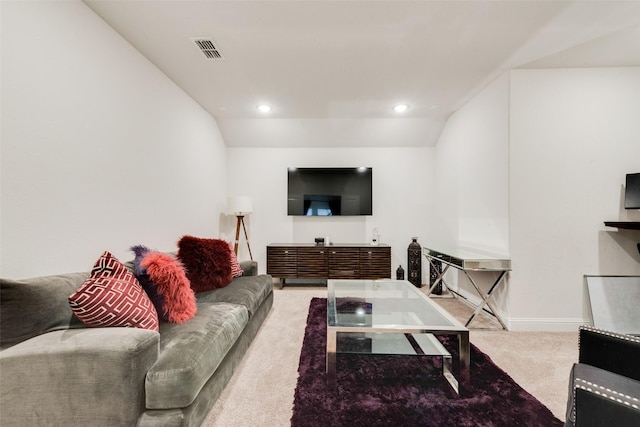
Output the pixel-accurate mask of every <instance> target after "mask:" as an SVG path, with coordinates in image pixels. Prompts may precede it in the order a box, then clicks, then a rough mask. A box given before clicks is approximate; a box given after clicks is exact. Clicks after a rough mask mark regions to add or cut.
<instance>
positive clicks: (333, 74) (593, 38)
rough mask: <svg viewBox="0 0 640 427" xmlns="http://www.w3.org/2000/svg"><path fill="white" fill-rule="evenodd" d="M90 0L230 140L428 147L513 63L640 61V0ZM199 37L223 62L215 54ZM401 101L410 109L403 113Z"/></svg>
mask: <svg viewBox="0 0 640 427" xmlns="http://www.w3.org/2000/svg"><path fill="white" fill-rule="evenodd" d="M85 3H86V4H87V5H88V6H89V7H90V8H91V9H93V10H94V11H95V12H96V13H97V14H98V15H99V16H100V17H102V18H103V19H104V20H105V21H106V22H107V23H108V24H109V25H111V26H112V27H113V28H114V29H115V30H116V31H117V32H119V33H120V34H121V35H122V36H123V37H124V38H125V39H126V40H128V41H129V43H131V44H132V45H133V46H134V47H135V48H136V49H138V50H139V51H140V52H141V53H142V54H143V55H144V56H145V57H147V58H148V59H149V60H150V61H151V62H152V63H154V64H155V65H156V66H157V67H158V68H159V69H160V70H162V71H163V72H164V73H165V74H166V75H167V76H169V77H170V78H171V79H172V80H173V81H174V82H175V83H176V84H177V85H178V86H180V87H181V88H182V89H183V90H184V91H185V92H187V93H188V94H189V95H190V96H192V97H193V99H195V100H196V101H197V102H198V103H199V104H200V105H202V106H203V107H204V108H205V109H206V110H207V111H208V112H209V113H210V114H212V115H213V116H214V117H215V118H216V120H217V122H218V124H219V126H220V129H221V132H222V134H223V137H224V138H225V141H226V142H227V144H228V145H230V146H305V147H317V146H320V147H322V146H325V147H332V146H344V145H349V146H393V145H402V146H425V145H426V146H429V145H434V144H435V143H436V141H437V139H438V136H439V134H440V131H441V129H442V127H443V125H444V123H445V122H446V120H447V118H448V117H449V116H450V115H451V114H452V113H453V112H454V111H455V110H456V109H458V108H460V107H461V106H462V105H464V103H465V102H466V101H467V100H469V99H470V98H471V97H472V96H473V95H474V94H475V93H476V92H477V91H478V90H480V89H482V88H483V87H484V86H485V85H487V84H488V83H490V82H491V81H492V80H493V79H495V78H496V77H497V76H499V75H500V74H502V73H503V72H504V71H506V70H508V69H512V68H527V67H529V68H533V67H540V68H544V67H553V68H556V67H599V66H640V1H616V0H609V1H553V0H540V1H519V0H504V1H486V0H474V1H435V0H434V1H403V0H396V1H346V0H334V1H327V0H322V1H305V0H289V1H268V0H263V1H214V0H209V1H206V0H200V1H185V0H181V1H177V0H176V1H170V0H155V1H140V0H120V1H111V0H85ZM194 37H204V38H211V39H213V40H214V42H215V44H216V46H217V47H218V49H220V52H221V53H222V55H223V57H224V59H218V60H210V59H206V58H205V57H204V55H203V54H202V52H201V51H200V50H199V49H198V48H197V47H196V45H195V43H194V42H193V40H192V38H194ZM259 103H268V104H270V105H272V107H273V110H272V111H271V112H270V113H269V114H268V115H265V114H263V113H260V112H259V111H257V109H256V106H257V105H258V104H259ZM396 103H406V104H408V105H409V106H410V108H409V110H408V111H407V112H405V113H404V114H403V115H402V116H399V115H398V114H397V113H394V112H393V110H392V107H393V105H394V104H396Z"/></svg>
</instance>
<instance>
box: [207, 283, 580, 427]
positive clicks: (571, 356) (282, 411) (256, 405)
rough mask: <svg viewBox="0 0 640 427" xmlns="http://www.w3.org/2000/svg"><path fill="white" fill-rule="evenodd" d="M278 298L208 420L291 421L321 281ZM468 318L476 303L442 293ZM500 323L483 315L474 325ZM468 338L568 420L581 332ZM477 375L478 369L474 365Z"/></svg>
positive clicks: (213, 424)
mask: <svg viewBox="0 0 640 427" xmlns="http://www.w3.org/2000/svg"><path fill="white" fill-rule="evenodd" d="M274 292H275V294H274V305H273V309H272V310H271V313H270V314H269V316H268V317H267V319H266V321H265V323H264V325H263V326H262V328H261V329H260V331H259V333H258V335H257V336H256V338H255V340H254V342H253V343H252V344H251V347H250V348H249V350H248V352H247V354H246V355H245V357H244V359H243V360H242V362H241V363H240V365H239V366H238V368H237V369H236V372H235V373H234V375H233V378H232V379H231V381H230V382H229V384H228V385H227V387H226V388H225V390H224V391H223V393H222V395H221V396H220V398H219V399H218V401H217V402H216V404H215V405H214V407H213V408H212V409H211V412H210V413H209V415H208V416H207V418H206V420H205V422H204V424H203V425H204V426H205V427H235V426H237V427H246V426H254V427H259V426H265V427H267V426H268V427H274V426H288V425H290V422H289V420H290V418H291V415H292V410H293V394H294V391H295V387H296V382H297V377H298V373H297V371H298V359H299V356H300V350H301V348H302V339H303V337H304V328H305V325H306V319H307V314H308V310H309V302H310V301H311V298H313V297H319V298H326V292H327V291H326V288H323V287H293V286H292V287H289V286H287V287H285V288H284V289H282V290H281V289H275V290H274ZM436 301H437V302H438V303H440V304H441V305H442V306H443V307H445V308H446V309H447V310H448V311H449V312H450V313H452V314H453V315H454V316H456V317H457V318H459V319H460V321H462V322H463V323H465V322H466V320H467V319H468V317H469V315H470V314H471V312H472V310H471V309H470V308H469V307H468V306H467V305H466V304H464V303H462V302H460V301H458V300H456V299H444V298H443V299H437V300H436ZM487 326H491V327H495V323H493V322H492V321H490V320H489V318H488V317H487V316H484V315H482V316H481V317H480V318H479V319H476V320H474V322H473V323H472V324H471V327H472V328H473V327H487ZM470 339H471V342H472V343H473V344H474V345H476V346H477V347H478V348H479V349H480V350H482V351H483V352H485V353H487V354H488V355H489V356H490V357H491V359H492V360H493V361H494V362H495V363H496V364H497V365H498V366H500V367H501V368H502V369H503V370H505V371H506V372H507V373H508V374H509V375H510V376H511V377H512V378H513V379H514V380H515V381H516V382H517V383H518V384H520V385H521V386H522V387H523V388H524V389H525V390H527V391H528V392H529V393H531V394H532V395H534V396H535V397H536V398H538V399H539V400H540V401H541V402H542V403H544V404H545V405H546V406H547V407H548V408H549V409H550V410H551V411H552V412H553V413H554V414H555V415H556V416H557V417H558V418H560V419H561V420H564V411H565V407H566V397H567V387H568V378H569V371H570V369H571V365H572V364H573V363H574V362H575V361H576V360H577V357H578V337H577V332H576V333H566V332H513V331H500V330H476V329H471V333H470ZM472 375H473V373H472Z"/></svg>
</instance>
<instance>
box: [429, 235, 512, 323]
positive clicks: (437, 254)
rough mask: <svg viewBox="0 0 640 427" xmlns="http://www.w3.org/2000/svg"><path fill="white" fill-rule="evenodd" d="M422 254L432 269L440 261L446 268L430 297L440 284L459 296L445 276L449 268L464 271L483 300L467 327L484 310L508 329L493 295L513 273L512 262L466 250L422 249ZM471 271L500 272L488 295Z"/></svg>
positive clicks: (430, 291) (493, 255)
mask: <svg viewBox="0 0 640 427" xmlns="http://www.w3.org/2000/svg"><path fill="white" fill-rule="evenodd" d="M422 254H423V255H424V256H425V257H426V258H427V260H428V261H429V264H431V267H433V268H435V266H434V265H433V261H434V260H437V261H440V262H441V263H442V264H444V265H445V267H444V268H443V269H442V272H441V273H440V274H439V275H438V277H437V278H436V280H435V281H434V282H433V285H431V287H430V288H429V295H431V293H432V292H433V290H434V289H435V288H436V286H437V285H438V283H442V285H444V286H445V287H446V288H447V289H449V291H450V292H452V293H454V294H457V292H455V291H453V290H452V289H451V288H449V286H447V284H446V282H445V281H444V274H445V273H446V272H447V270H448V269H449V267H453V268H456V269H458V270H462V271H463V272H464V274H465V275H466V276H467V278H468V279H469V281H470V282H471V284H472V285H473V287H474V288H475V290H476V292H477V293H478V295H480V297H481V298H482V302H481V303H480V304H479V305H478V306H477V307H476V308H475V311H474V312H473V314H472V315H471V317H470V318H469V320H467V323H466V324H465V327H469V324H470V323H471V322H472V321H473V319H474V318H475V317H476V315H477V314H478V313H480V311H482V310H484V311H485V312H486V313H488V314H490V315H492V316H493V317H494V318H495V319H496V320H497V321H498V322H499V323H500V325H501V326H502V329H505V330H506V329H507V326H506V324H505V322H504V321H503V320H502V318H501V317H500V314H499V313H498V311H497V310H496V309H495V307H494V306H493V303H492V302H491V299H490V298H491V294H492V293H493V291H495V290H496V289H497V288H498V287H499V286H500V284H501V283H504V282H505V281H504V280H503V279H504V277H505V275H506V273H507V272H508V271H511V260H510V259H508V258H506V257H504V256H501V255H495V254H489V253H482V252H474V251H471V250H466V249H455V250H449V251H447V252H442V251H437V250H435V249H430V248H427V247H423V248H422ZM471 271H494V272H499V273H500V274H499V275H498V278H497V279H496V281H495V282H494V283H493V285H492V286H491V288H489V291H488V292H487V293H484V292H482V290H481V289H480V287H479V286H478V284H477V283H476V282H475V280H473V278H472V277H471V275H470V274H469V272H471ZM485 305H486V306H488V309H486V308H485Z"/></svg>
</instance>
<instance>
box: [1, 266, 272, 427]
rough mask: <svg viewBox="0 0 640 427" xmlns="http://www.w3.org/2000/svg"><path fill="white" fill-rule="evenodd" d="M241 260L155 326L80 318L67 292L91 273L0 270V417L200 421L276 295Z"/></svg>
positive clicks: (32, 422)
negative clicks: (223, 281) (187, 316)
mask: <svg viewBox="0 0 640 427" xmlns="http://www.w3.org/2000/svg"><path fill="white" fill-rule="evenodd" d="M240 266H241V267H242V269H243V270H244V274H243V276H241V277H237V278H235V279H233V281H232V282H231V283H230V284H229V285H228V286H226V287H224V288H222V289H217V290H214V291H208V292H202V293H199V294H196V298H197V307H198V311H197V314H196V315H195V317H194V318H192V319H191V320H189V321H187V322H185V323H181V324H174V323H167V322H161V324H160V332H159V333H158V332H154V331H150V330H146V329H137V328H87V327H85V326H84V324H82V323H81V322H80V321H79V320H78V319H77V318H76V317H75V316H74V315H73V314H72V312H71V309H70V307H69V303H68V297H69V295H70V294H71V293H73V292H74V291H75V290H76V289H77V288H78V287H79V286H80V285H81V284H82V283H83V281H84V280H85V279H86V278H87V277H88V273H71V274H64V275H58V276H47V277H39V278H33V279H26V280H6V279H0V290H1V293H0V304H1V306H0V316H1V317H0V328H1V329H0V342H1V345H2V347H1V350H0V391H1V395H0V424H1V425H2V426H5V427H8V426H21V427H22V426H38V425H46V426H72V425H73V426H89V425H90V426H110V427H112V426H135V425H138V426H197V425H200V424H201V423H202V421H203V420H204V419H205V417H206V416H207V414H208V412H209V411H210V409H211V407H212V406H213V403H214V402H215V401H216V399H217V398H218V396H219V395H220V393H221V392H222V390H223V389H224V387H225V385H226V384H227V382H228V381H229V379H230V378H231V376H232V374H233V371H234V368H235V367H236V365H237V364H238V363H239V362H240V360H241V359H242V357H243V355H244V354H245V352H246V350H247V348H248V347H249V345H250V344H251V342H252V340H253V338H254V337H255V335H256V334H257V332H258V330H259V329H260V327H261V325H262V323H263V322H264V320H265V318H266V317H267V315H268V313H269V311H270V309H271V306H272V304H273V281H272V278H271V276H269V275H258V274H257V263H256V262H253V261H248V262H247V261H245V262H242V263H240Z"/></svg>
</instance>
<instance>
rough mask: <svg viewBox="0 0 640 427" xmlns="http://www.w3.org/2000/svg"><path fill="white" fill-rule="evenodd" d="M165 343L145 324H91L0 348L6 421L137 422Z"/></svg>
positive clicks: (0, 398) (1, 403)
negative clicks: (148, 376)
mask: <svg viewBox="0 0 640 427" xmlns="http://www.w3.org/2000/svg"><path fill="white" fill-rule="evenodd" d="M159 342H160V335H159V334H158V333H157V332H154V331H149V330H144V329H136V328H86V329H73V330H66V331H54V332H49V333H46V334H43V335H39V336H37V337H34V338H31V339H29V340H26V341H23V342H21V343H20V344H17V345H15V346H13V347H10V348H8V349H6V350H3V351H1V352H0V406H1V407H2V422H3V426H25V425H91V426H114V425H136V423H137V420H138V417H139V416H140V414H141V413H142V412H143V411H144V409H145V395H144V382H145V376H146V374H147V371H148V370H149V368H150V367H151V365H153V363H155V361H156V359H157V358H158V352H159ZM5 423H6V424H5Z"/></svg>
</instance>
